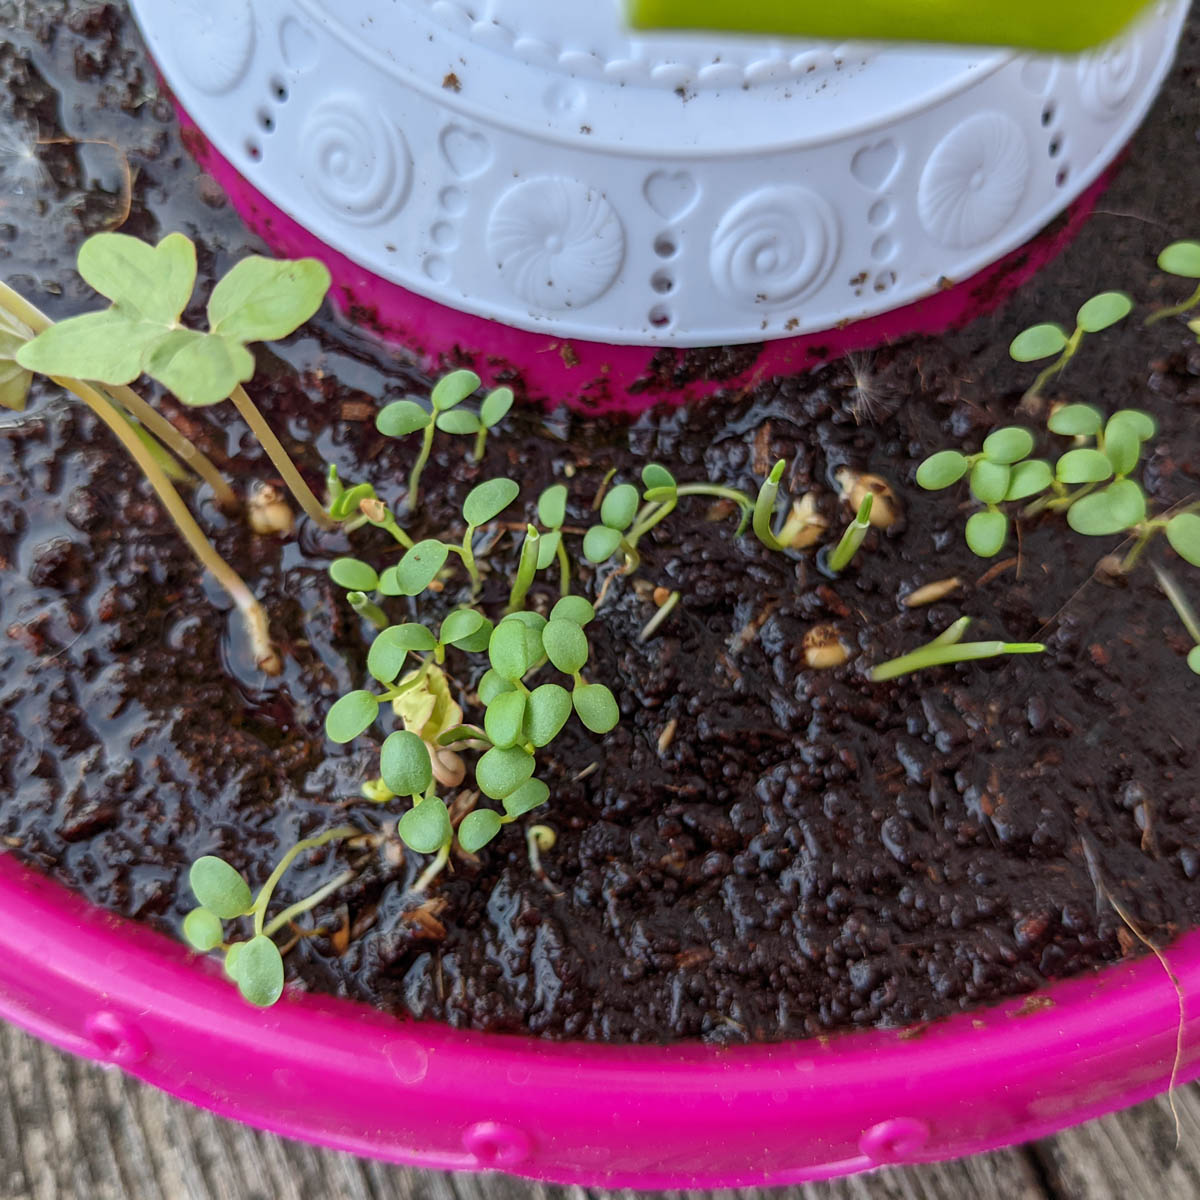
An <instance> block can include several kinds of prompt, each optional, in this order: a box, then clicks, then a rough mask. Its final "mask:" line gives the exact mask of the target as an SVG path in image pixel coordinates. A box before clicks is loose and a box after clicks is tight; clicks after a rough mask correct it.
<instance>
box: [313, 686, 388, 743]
mask: <svg viewBox="0 0 1200 1200" xmlns="http://www.w3.org/2000/svg"><path fill="white" fill-rule="evenodd" d="M378 715H379V697H378V696H376V695H375V693H374V692H365V691H356V692H347V693H346V695H344V696H343V697H342V698H341V699H340V700H335V701H334V703H333V707H332V708H331V709H330V710H329V711H328V712H327V713H326V714H325V736H326V737H328V738H329V740H330V741H331V742H341V743H345V742H352V741H354V739H355V738H356V737H358V735H359V734H360V733H365V732H366V731H367V730H368V729H369V728H370V727H371V724H372V722H374V720H375V718H376V717H377V716H378Z"/></svg>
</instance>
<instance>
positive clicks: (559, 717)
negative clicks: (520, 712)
mask: <svg viewBox="0 0 1200 1200" xmlns="http://www.w3.org/2000/svg"><path fill="white" fill-rule="evenodd" d="M570 715H571V696H570V693H568V691H567V689H566V688H564V687H559V685H558V684H557V683H543V684H542V685H541V687H536V688H534V689H533V691H532V692H530V694H529V699H528V701H527V702H526V704H525V736H526V737H527V738H528V739H529V740H530V741H531V742H532V743H533V744H534V745H535V746H538V747H541V746H548V745H549V744H550V743H551V742H552V741H554V739H555V738H556V737H558V735H559V733H560V732H561V730H562V727H563V726H564V725H565V724H566V723H567V718H568V717H569V716H570Z"/></svg>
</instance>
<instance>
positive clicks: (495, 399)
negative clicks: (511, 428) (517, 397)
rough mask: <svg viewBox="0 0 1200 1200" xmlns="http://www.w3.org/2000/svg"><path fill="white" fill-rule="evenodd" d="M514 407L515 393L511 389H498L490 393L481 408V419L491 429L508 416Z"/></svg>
mask: <svg viewBox="0 0 1200 1200" xmlns="http://www.w3.org/2000/svg"><path fill="white" fill-rule="evenodd" d="M512 406H513V391H512V388H509V387H498V388H495V389H493V390H492V391H490V392H488V394H487V395H486V396H485V397H484V398H483V403H482V404H481V405H480V406H479V419H480V420H481V421H482V422H483V423H484V424H485V425H486V426H487V427H488V428H489V429H491V428H492V427H493V426H495V425H499V424H500V422H501V421H503V420H504V418H505V417H507V416H508V410H509V409H510V408H512Z"/></svg>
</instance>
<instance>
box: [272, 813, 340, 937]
mask: <svg viewBox="0 0 1200 1200" xmlns="http://www.w3.org/2000/svg"><path fill="white" fill-rule="evenodd" d="M360 832H361V831H360V830H358V829H355V828H354V826H353V825H338V826H336V827H335V828H334V829H327V830H325V832H324V833H319V834H317V835H316V837H310V838H305V839H304V840H303V841H300V842H297V843H296V844H295V845H294V846H293V847H292V848H291V849H290V850H289V851H288V852H287V853H286V854H285V855H284V856H283V857H282V858H281V859H280V860H279V862H278V863H277V864H276V865H275V870H273V871H272V872H271V874H270V875H269V876H268V877H267V882H266V883H264V884H263V885H262V889H261V890H260V891H259V893H258V896H257V897H256V898H255V901H254V909H253V912H254V932H255V934H256V935H257V934H260V933H265V932H266V930H265V929H264V924H265V919H266V915H267V905H269V904H270V903H271V895H272V893H273V892H274V891H275V888H276V887H277V886H278V885H279V881H280V880H281V879H282V878H283V876H284V873H285V872H286V871H287V869H288V867H290V866H291V865H292V863H294V862H295V861H296V859H297V858H298V857H299V856H300V855H301V854H303V853H304V852H305V851H306V850H316V849H317V848H318V847H319V846H324V845H326V844H327V843H328V842H334V841H338V840H339V839H342V838H348V837H355V836H357V835H358V834H359V833H360ZM322 891H324V889H322ZM309 899H310V900H312V897H311V896H310V897H309ZM300 903H302V904H303V903H304V901H301V902H300ZM315 903H316V901H315V900H314V901H313V904H315ZM296 907H297V906H296V905H292V907H291V908H289V909H285V910H284V912H282V913H280V914H279V916H278V917H276V918H275V920H274V921H273V922H272V925H273V926H274V928H281V927H282V925H283V924H284V923H285V922H284V920H283V918H284V917H286V918H287V919H288V920H290V919H291V916H292V915H294V914H293V913H292V909H294V908H296ZM309 907H312V905H309ZM301 911H303V910H301Z"/></svg>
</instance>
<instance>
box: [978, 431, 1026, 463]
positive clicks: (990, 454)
mask: <svg viewBox="0 0 1200 1200" xmlns="http://www.w3.org/2000/svg"><path fill="white" fill-rule="evenodd" d="M1031 453H1033V434H1032V433H1030V432H1029V430H1028V429H1025V428H1023V427H1022V426H1020V425H1006V426H1005V427H1004V428H1003V429H996V430H993V431H992V432H991V433H989V434H988V435H987V437H986V438H984V439H983V455H984V457H985V458H986V459H987V460H988V461H989V462H994V463H1003V464H1004V465H1005V466H1007V465H1009V464H1010V463H1015V462H1018V461H1020V460H1021V459H1022V458H1024V457H1025V456H1026V455H1027V454H1031Z"/></svg>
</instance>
